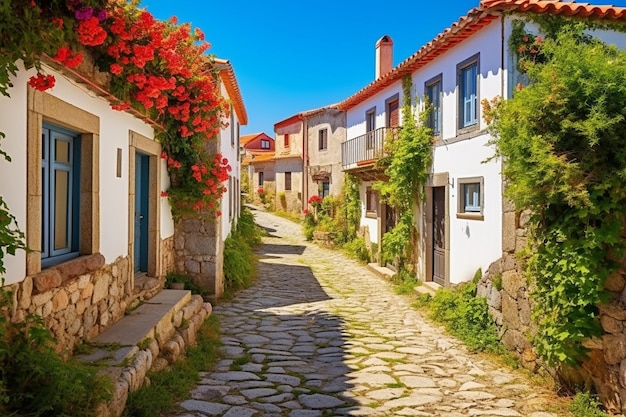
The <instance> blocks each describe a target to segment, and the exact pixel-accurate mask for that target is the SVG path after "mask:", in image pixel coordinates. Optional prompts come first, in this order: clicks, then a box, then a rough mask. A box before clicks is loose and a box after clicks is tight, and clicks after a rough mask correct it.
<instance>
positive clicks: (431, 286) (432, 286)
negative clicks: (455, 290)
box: [415, 281, 443, 296]
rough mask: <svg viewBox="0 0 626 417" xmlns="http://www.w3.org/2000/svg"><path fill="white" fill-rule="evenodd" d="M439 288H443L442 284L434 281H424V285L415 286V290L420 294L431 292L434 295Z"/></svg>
mask: <svg viewBox="0 0 626 417" xmlns="http://www.w3.org/2000/svg"><path fill="white" fill-rule="evenodd" d="M439 288H443V287H442V286H441V285H439V284H437V283H434V282H432V281H427V282H422V285H418V286H416V287H415V292H416V293H419V294H430V295H431V296H434V295H435V293H436V292H437V290H438V289H439Z"/></svg>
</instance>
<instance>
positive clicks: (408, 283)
mask: <svg viewBox="0 0 626 417" xmlns="http://www.w3.org/2000/svg"><path fill="white" fill-rule="evenodd" d="M391 281H392V282H393V283H394V285H395V288H394V289H395V291H396V293H397V294H407V295H408V294H413V293H414V292H415V287H416V286H418V285H419V284H420V281H419V280H418V279H417V275H416V274H415V273H412V272H410V271H407V270H406V269H404V268H402V269H400V271H399V272H398V273H396V274H394V275H393V276H392V277H391Z"/></svg>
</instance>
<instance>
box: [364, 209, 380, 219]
mask: <svg viewBox="0 0 626 417" xmlns="http://www.w3.org/2000/svg"><path fill="white" fill-rule="evenodd" d="M365 217H367V218H368V219H377V218H378V213H376V212H375V211H368V212H367V213H365Z"/></svg>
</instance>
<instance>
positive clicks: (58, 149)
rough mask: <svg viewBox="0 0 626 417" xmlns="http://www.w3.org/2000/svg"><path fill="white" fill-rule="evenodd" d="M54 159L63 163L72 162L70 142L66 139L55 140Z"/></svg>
mask: <svg viewBox="0 0 626 417" xmlns="http://www.w3.org/2000/svg"><path fill="white" fill-rule="evenodd" d="M54 160H55V162H60V163H62V164H69V162H70V143H69V142H66V141H64V140H59V139H57V140H55V141H54Z"/></svg>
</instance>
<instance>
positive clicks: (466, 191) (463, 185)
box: [457, 177, 485, 219]
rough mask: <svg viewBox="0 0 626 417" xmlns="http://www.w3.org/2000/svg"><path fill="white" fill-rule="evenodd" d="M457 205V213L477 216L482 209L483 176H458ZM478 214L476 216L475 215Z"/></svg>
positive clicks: (465, 215)
mask: <svg viewBox="0 0 626 417" xmlns="http://www.w3.org/2000/svg"><path fill="white" fill-rule="evenodd" d="M458 187H459V205H458V210H457V214H461V215H462V216H464V217H466V218H478V217H481V219H482V214H483V209H484V201H485V200H484V192H483V189H484V179H483V177H471V178H459V179H458ZM477 216H478V217H477Z"/></svg>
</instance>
